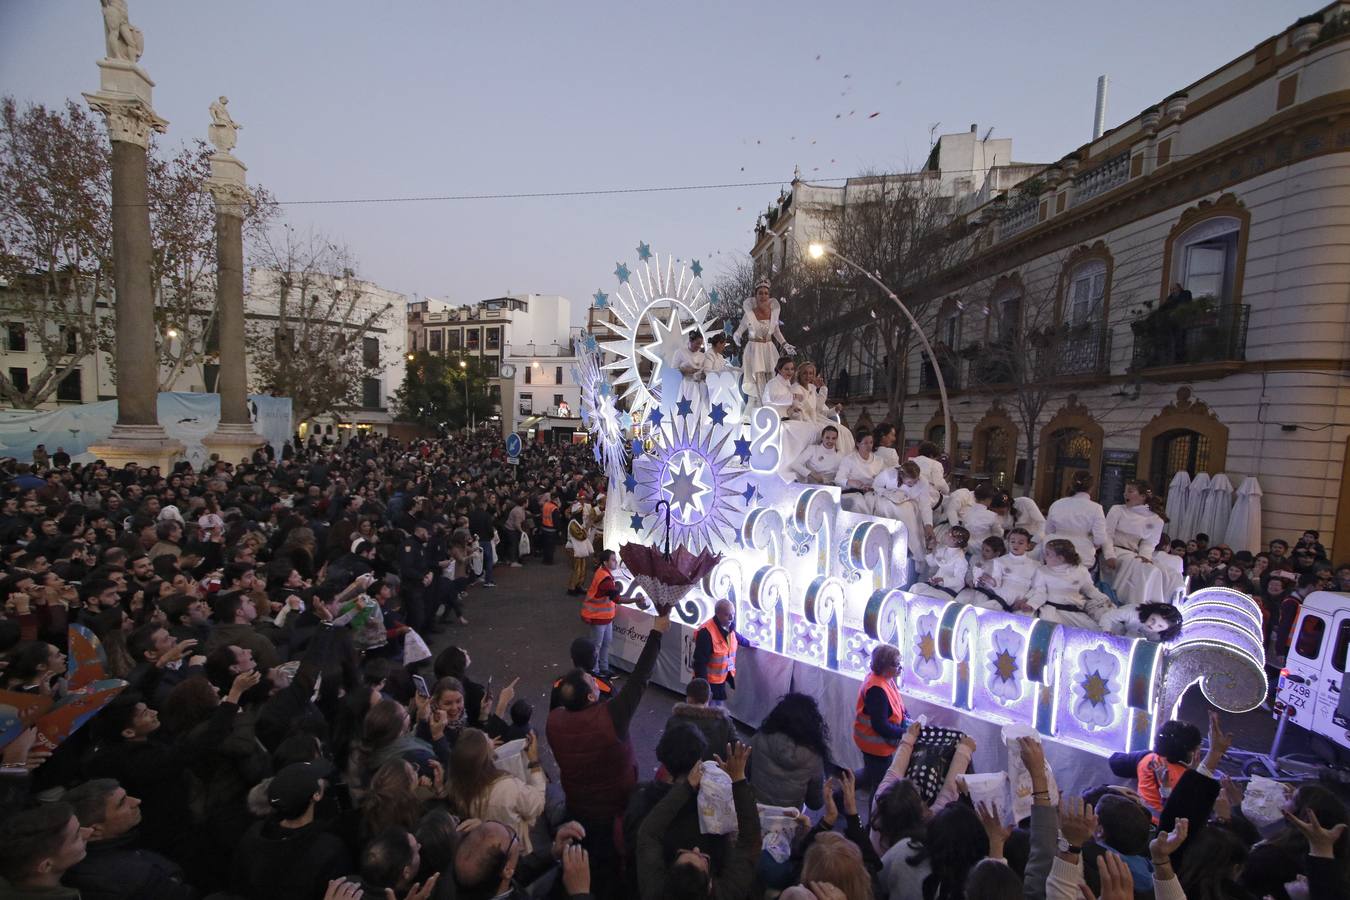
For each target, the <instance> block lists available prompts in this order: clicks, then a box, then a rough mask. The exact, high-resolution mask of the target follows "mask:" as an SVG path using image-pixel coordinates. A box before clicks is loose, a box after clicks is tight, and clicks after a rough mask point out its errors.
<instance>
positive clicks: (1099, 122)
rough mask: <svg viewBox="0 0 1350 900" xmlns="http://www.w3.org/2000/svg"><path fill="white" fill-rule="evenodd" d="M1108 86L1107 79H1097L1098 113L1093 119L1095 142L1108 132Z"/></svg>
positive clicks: (1100, 77) (1103, 77) (1101, 77)
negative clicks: (1103, 133)
mask: <svg viewBox="0 0 1350 900" xmlns="http://www.w3.org/2000/svg"><path fill="white" fill-rule="evenodd" d="M1106 85H1107V78H1106V76H1105V75H1101V76H1099V77H1098V78H1097V112H1096V114H1094V115H1093V117H1092V139H1093V140H1094V141H1095V140H1096V139H1097V138H1099V137H1101V136H1102V132H1103V131H1105V130H1106Z"/></svg>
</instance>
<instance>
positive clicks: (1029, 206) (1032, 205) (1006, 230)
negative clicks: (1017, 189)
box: [999, 194, 1041, 238]
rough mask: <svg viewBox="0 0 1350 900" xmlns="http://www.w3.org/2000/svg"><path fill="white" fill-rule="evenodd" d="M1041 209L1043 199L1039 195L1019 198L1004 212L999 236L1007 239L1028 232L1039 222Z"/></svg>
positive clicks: (1027, 195)
mask: <svg viewBox="0 0 1350 900" xmlns="http://www.w3.org/2000/svg"><path fill="white" fill-rule="evenodd" d="M1040 209H1041V199H1040V197H1039V196H1037V195H1034V194H1026V195H1023V196H1021V197H1019V198H1017V199H1016V200H1015V201H1013V203H1011V204H1009V206H1008V208H1007V210H1005V211H1004V213H1003V222H1002V224H1001V225H1000V226H999V234H1000V235H1001V236H1002V237H1005V238H1007V237H1012V236H1013V235H1014V234H1018V233H1020V232H1023V231H1026V230H1027V229H1028V228H1030V227H1031V226H1032V225H1035V224H1036V222H1037V221H1038V220H1039V218H1040Z"/></svg>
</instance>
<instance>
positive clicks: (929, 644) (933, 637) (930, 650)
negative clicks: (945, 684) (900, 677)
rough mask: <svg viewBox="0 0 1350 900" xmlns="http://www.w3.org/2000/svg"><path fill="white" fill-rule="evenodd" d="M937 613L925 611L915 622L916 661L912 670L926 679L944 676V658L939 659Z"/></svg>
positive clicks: (933, 679)
mask: <svg viewBox="0 0 1350 900" xmlns="http://www.w3.org/2000/svg"><path fill="white" fill-rule="evenodd" d="M937 625H938V617H937V614H936V613H931V612H930V613H925V614H923V615H922V616H919V620H918V621H917V622H915V623H914V663H913V665H911V666H910V669H911V671H913V672H914V674H915V675H917V676H919V677H920V678H922V679H923V680H924V681H937V680H938V679H939V678H941V677H942V660H940V659H938V651H937Z"/></svg>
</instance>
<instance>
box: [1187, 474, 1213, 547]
mask: <svg viewBox="0 0 1350 900" xmlns="http://www.w3.org/2000/svg"><path fill="white" fill-rule="evenodd" d="M1207 487H1209V473H1208V472H1201V473H1200V474H1198V475H1196V476H1195V477H1194V478H1192V479H1191V483H1190V484H1189V485H1187V487H1186V513H1185V515H1184V516H1182V519H1181V539H1182V540H1183V541H1189V540H1190V539H1191V538H1193V537H1195V533H1196V532H1197V531H1199V530H1200V529H1199V528H1197V527H1196V526H1197V524H1198V523H1199V521H1200V510H1201V509H1202V508H1203V507H1204V505H1205V488H1207Z"/></svg>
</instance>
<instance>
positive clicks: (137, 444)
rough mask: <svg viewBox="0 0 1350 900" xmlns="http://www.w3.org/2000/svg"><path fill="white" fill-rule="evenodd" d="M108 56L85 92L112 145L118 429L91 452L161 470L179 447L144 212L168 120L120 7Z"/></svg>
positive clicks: (109, 21) (108, 24) (111, 21)
mask: <svg viewBox="0 0 1350 900" xmlns="http://www.w3.org/2000/svg"><path fill="white" fill-rule="evenodd" d="M103 19H104V24H105V28H106V30H107V40H108V57H107V58H105V59H101V60H99V63H98V67H99V73H100V78H99V82H100V84H99V87H100V89H99V91H98V93H96V94H85V95H84V98H85V100H86V101H88V103H89V105H90V106H91V107H93V108H94V109H95V110H97V111H98V112H100V113H102V114H103V118H104V121H105V122H106V123H107V126H108V137H109V138H110V139H111V140H112V229H113V233H112V238H113V265H114V267H115V269H116V274H115V277H114V280H113V287H114V290H115V291H116V292H117V296H116V316H117V346H116V352H115V359H116V362H117V424H116V425H115V426H113V430H112V433H111V434H109V436H108V440H107V441H106V442H104V443H103V444H99V445H95V446H92V447H90V448H89V452H91V453H93V454H94V455H96V456H98V457H100V458H102V459H104V460H106V461H107V462H108V464H109V465H111V466H114V467H120V466H122V465H125V464H126V463H129V462H135V463H138V464H140V465H143V466H159V467H160V469H161V471H164V472H167V470H168V468H169V466H170V465H172V463H173V462H174V461H175V460H176V459H179V458H181V457H182V453H183V445H182V444H180V443H178V442H177V441H175V440H171V439H170V438H169V437H168V436H167V435H166V434H165V433H164V429H163V428H161V427H160V425H159V421H158V417H157V413H156V408H157V406H158V394H159V354H158V352H157V351H156V349H155V317H154V312H155V307H154V303H155V299H154V290H153V284H152V277H153V276H152V273H151V244H150V208H149V206H148V204H147V191H146V179H147V175H146V150H147V148H148V147H149V144H150V133H151V132H152V131H164V130H165V128H166V127H167V126H168V124H169V123H168V122H166V121H165V120H163V119H161V118H160V117H159V116H157V115H155V110H154V108H153V107H152V106H151V103H150V93H151V89H152V88H153V87H154V86H155V83H154V82H153V81H151V80H150V76H149V75H147V74H146V73H145V70H144V69H142V68H141V67H140V66H139V65H137V61H138V60H139V59H140V54H141V47H142V42H141V37H140V31H139V30H137V29H136V28H135V27H134V26H132V25H131V24H130V23H129V22H128V21H126V5H125V3H112V4H106V5H105V8H104V13H103Z"/></svg>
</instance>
